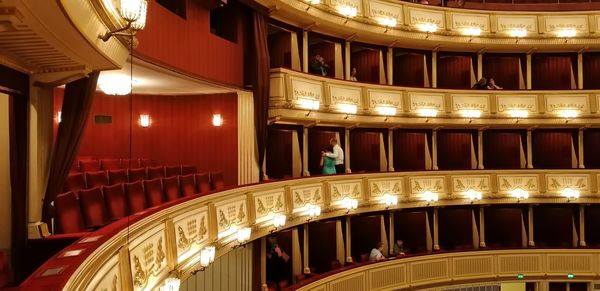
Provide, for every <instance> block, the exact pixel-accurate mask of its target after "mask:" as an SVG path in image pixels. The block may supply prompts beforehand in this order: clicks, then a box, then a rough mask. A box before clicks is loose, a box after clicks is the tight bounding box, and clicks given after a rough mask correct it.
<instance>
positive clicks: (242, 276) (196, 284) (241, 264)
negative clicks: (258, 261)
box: [179, 244, 252, 291]
mask: <svg viewBox="0 0 600 291" xmlns="http://www.w3.org/2000/svg"><path fill="white" fill-rule="evenodd" d="M179 290H181V291H194V290H198V291H204V290H220V291H251V290H252V244H248V245H247V246H246V247H243V248H237V249H235V250H233V251H231V252H229V253H227V254H225V255H223V256H221V257H218V258H216V259H215V262H214V263H213V264H211V265H210V266H209V267H208V268H206V270H204V271H202V272H198V273H196V275H192V276H191V277H189V278H187V279H186V280H185V281H183V282H181V287H180V288H179Z"/></svg>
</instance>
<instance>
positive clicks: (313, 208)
mask: <svg viewBox="0 0 600 291" xmlns="http://www.w3.org/2000/svg"><path fill="white" fill-rule="evenodd" d="M306 208H307V209H306V214H307V215H308V216H309V217H311V218H314V217H317V216H319V215H321V206H319V205H314V204H309V205H307V207H306Z"/></svg>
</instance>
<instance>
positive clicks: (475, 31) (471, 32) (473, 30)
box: [462, 27, 481, 36]
mask: <svg viewBox="0 0 600 291" xmlns="http://www.w3.org/2000/svg"><path fill="white" fill-rule="evenodd" d="M462 34H463V35H467V36H479V35H481V28H479V27H468V28H465V29H463V30H462Z"/></svg>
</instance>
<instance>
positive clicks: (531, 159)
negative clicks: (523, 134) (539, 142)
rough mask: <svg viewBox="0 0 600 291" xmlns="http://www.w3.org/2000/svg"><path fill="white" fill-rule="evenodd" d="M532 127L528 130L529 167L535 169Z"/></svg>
mask: <svg viewBox="0 0 600 291" xmlns="http://www.w3.org/2000/svg"><path fill="white" fill-rule="evenodd" d="M532 147H533V145H532V138H531V129H528V130H527V169H533V156H532V155H533V149H532Z"/></svg>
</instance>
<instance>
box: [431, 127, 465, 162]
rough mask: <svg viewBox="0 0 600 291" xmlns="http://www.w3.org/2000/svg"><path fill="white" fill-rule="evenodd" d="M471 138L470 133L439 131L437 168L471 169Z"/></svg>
mask: <svg viewBox="0 0 600 291" xmlns="http://www.w3.org/2000/svg"><path fill="white" fill-rule="evenodd" d="M471 138H472V135H471V133H466V132H454V131H439V132H438V134H437V157H438V167H439V169H440V170H455V169H471Z"/></svg>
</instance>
